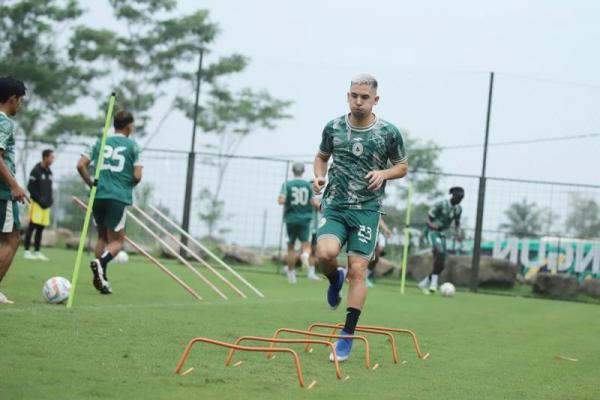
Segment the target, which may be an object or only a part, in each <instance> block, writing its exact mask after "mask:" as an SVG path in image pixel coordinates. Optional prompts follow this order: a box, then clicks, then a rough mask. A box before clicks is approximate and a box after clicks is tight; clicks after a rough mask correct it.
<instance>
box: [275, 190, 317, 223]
mask: <svg viewBox="0 0 600 400" xmlns="http://www.w3.org/2000/svg"><path fill="white" fill-rule="evenodd" d="M280 195H281V196H284V197H285V204H284V209H283V216H284V219H285V222H286V223H287V224H298V223H308V222H310V220H311V218H312V215H313V214H312V212H313V206H312V204H311V200H312V196H313V192H312V186H311V184H310V183H308V182H307V181H305V180H304V179H292V180H289V181H287V182H285V183H284V184H283V185H282V186H281V193H280Z"/></svg>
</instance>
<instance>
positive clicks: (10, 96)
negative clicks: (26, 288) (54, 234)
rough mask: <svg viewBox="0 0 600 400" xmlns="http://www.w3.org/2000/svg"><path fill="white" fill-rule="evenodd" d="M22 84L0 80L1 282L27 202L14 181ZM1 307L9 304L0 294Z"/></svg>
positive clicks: (9, 79) (21, 189) (11, 259)
mask: <svg viewBox="0 0 600 400" xmlns="http://www.w3.org/2000/svg"><path fill="white" fill-rule="evenodd" d="M26 90H27V89H26V88H25V84H24V83H23V82H21V81H20V80H17V79H14V78H12V77H9V76H6V77H0V282H2V279H3V278H4V276H5V275H6V273H7V272H8V269H9V268H10V265H11V263H12V261H13V258H14V257H15V254H16V252H17V250H18V249H19V229H20V227H21V226H20V223H19V205H18V204H17V202H21V203H22V202H24V201H28V200H29V199H28V198H27V193H26V192H25V189H23V188H22V187H21V186H19V184H18V183H17V180H16V179H15V124H14V122H13V121H12V120H11V119H10V118H9V117H14V116H15V115H17V113H18V112H19V109H20V108H21V103H22V101H23V97H24V96H25V92H26ZM0 303H3V304H11V303H12V301H10V300H8V299H7V298H6V296H5V295H4V294H2V293H0Z"/></svg>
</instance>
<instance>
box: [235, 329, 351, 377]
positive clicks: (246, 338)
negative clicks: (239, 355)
mask: <svg viewBox="0 0 600 400" xmlns="http://www.w3.org/2000/svg"><path fill="white" fill-rule="evenodd" d="M243 341H257V342H268V343H302V344H306V345H307V346H310V345H311V344H322V345H324V346H328V347H329V348H330V349H331V352H332V354H333V364H334V366H335V376H336V378H337V379H342V371H341V370H340V364H339V362H338V359H337V354H336V352H335V346H334V345H333V344H332V343H330V342H328V341H326V340H311V339H274V338H265V337H258V336H240V337H239V338H237V340H236V341H235V342H234V343H233V344H234V345H236V346H237V345H239V344H240V343H241V342H243ZM235 350H236V349H234V348H232V349H231V351H230V352H229V356H227V360H225V365H227V366H229V365H230V364H231V359H232V358H233V354H234V353H235ZM267 357H269V358H272V356H271V354H267Z"/></svg>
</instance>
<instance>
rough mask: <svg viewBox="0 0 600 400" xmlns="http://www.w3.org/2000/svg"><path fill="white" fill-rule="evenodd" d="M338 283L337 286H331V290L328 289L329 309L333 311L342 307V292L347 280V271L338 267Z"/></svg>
mask: <svg viewBox="0 0 600 400" xmlns="http://www.w3.org/2000/svg"><path fill="white" fill-rule="evenodd" d="M337 271H338V281H337V284H331V283H330V284H329V289H327V303H329V307H330V308H331V309H332V310H335V309H336V308H338V306H339V305H340V302H341V301H342V296H340V291H341V290H342V287H343V286H344V281H345V280H346V270H345V269H344V268H342V267H338V269H337Z"/></svg>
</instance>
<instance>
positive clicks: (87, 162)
mask: <svg viewBox="0 0 600 400" xmlns="http://www.w3.org/2000/svg"><path fill="white" fill-rule="evenodd" d="M113 125H114V127H115V134H114V135H110V136H109V137H108V138H107V139H106V145H105V147H104V165H103V166H102V169H101V172H100V178H99V179H98V182H94V180H93V179H92V177H91V175H90V172H89V170H88V167H89V166H92V167H95V165H94V164H95V163H96V162H98V156H99V152H100V143H101V139H98V140H97V141H96V143H95V144H94V145H93V146H91V147H90V148H89V149H88V150H87V151H86V152H84V153H83V154H82V155H81V158H80V159H79V162H78V163H77V171H78V172H79V175H81V177H82V178H83V180H84V181H85V183H86V184H88V185H89V186H90V187H91V186H92V185H94V184H97V185H98V189H97V191H96V200H95V201H94V205H93V208H92V211H93V214H94V220H95V221H96V225H97V227H98V243H97V244H96V258H95V259H94V260H92V262H91V263H90V268H91V269H92V273H93V275H94V279H93V284H94V287H95V288H96V289H97V290H98V291H99V292H100V293H102V294H111V293H112V289H111V287H110V284H109V283H108V279H107V276H106V270H107V267H108V263H109V262H110V261H111V260H112V259H113V258H114V257H115V256H116V255H117V253H119V251H121V248H122V247H123V239H124V237H125V216H126V211H127V206H128V205H131V204H132V202H133V193H132V192H133V188H134V187H135V185H137V184H138V183H140V181H141V180H142V163H141V160H140V149H139V147H138V145H137V144H136V143H135V142H134V141H133V140H132V139H131V138H130V136H131V134H132V133H133V130H134V119H133V115H132V114H131V113H130V112H127V111H119V112H118V113H116V114H115V117H114V121H113Z"/></svg>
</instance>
